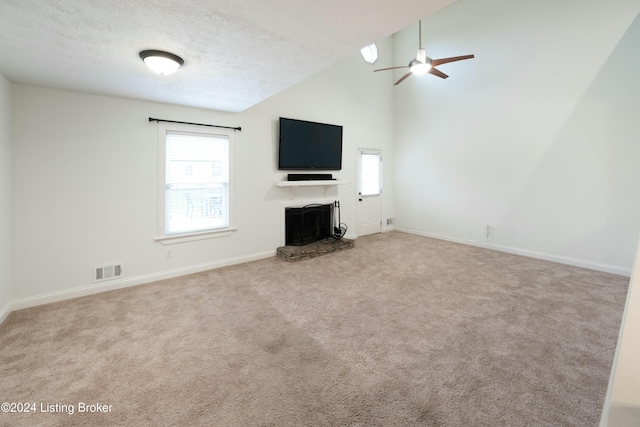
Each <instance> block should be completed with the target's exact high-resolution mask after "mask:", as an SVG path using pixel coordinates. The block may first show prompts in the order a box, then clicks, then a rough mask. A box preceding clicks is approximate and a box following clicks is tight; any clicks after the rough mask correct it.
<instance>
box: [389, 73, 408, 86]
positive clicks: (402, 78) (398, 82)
mask: <svg viewBox="0 0 640 427" xmlns="http://www.w3.org/2000/svg"><path fill="white" fill-rule="evenodd" d="M411 74H413V73H411V72H408V73H407V74H405V75H404V76H402V77H400V79H398V81H397V82H395V83H394V84H393V85H394V86H397V85H399V84H400V83H402V82H403V81H404V79H406V78H407V77H409V76H410V75H411Z"/></svg>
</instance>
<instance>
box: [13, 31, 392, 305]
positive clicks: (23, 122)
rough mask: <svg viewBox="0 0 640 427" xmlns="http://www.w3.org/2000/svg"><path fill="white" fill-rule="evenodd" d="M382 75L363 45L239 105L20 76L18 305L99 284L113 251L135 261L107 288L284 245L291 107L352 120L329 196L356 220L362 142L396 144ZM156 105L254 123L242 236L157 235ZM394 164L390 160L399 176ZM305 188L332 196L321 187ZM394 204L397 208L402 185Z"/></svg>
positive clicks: (186, 116) (240, 178)
mask: <svg viewBox="0 0 640 427" xmlns="http://www.w3.org/2000/svg"><path fill="white" fill-rule="evenodd" d="M385 43H386V46H383V47H382V49H383V50H385V49H386V51H387V55H386V56H387V57H390V51H391V48H392V46H391V42H390V41H387V42H385ZM389 60H390V59H389ZM375 77H376V76H374V74H373V73H372V68H371V67H370V66H368V65H366V64H364V62H363V61H362V60H361V59H360V57H359V56H358V55H357V54H356V55H354V56H353V57H351V58H348V59H345V60H344V61H342V62H340V63H339V64H336V65H335V66H333V67H331V68H329V69H327V70H326V71H324V72H322V73H320V74H319V75H317V76H315V77H313V78H311V79H309V80H306V81H304V82H302V83H300V84H298V85H297V86H295V87H292V88H290V89H289V90H287V91H285V92H283V93H281V94H278V95H276V96H274V97H272V98H270V99H268V100H266V101H264V102H263V103H262V104H259V105H257V106H255V107H254V108H252V109H250V110H247V111H245V112H243V113H239V114H226V113H221V112H216V111H208V110H201V109H194V108H185V107H179V106H172V105H166V104H159V103H150V102H143V101H134V100H125V99H118V98H110V97H104V96H96V95H87V94H81V93H74V92H67V91H60V90H54V89H47V88H40V87H33V86H28V85H21V84H15V85H14V91H13V94H14V96H13V98H12V109H13V127H14V137H13V157H12V160H13V165H12V166H13V184H12V185H13V190H14V197H13V201H12V207H13V214H14V217H13V222H12V225H13V231H14V237H15V238H14V240H13V242H14V244H13V259H14V269H13V278H14V286H13V298H14V308H21V307H26V306H30V305H36V304H39V303H44V302H49V301H54V300H58V299H63V298H67V297H70V296H78V295H82V294H86V293H91V292H94V291H96V290H97V289H95V288H90V286H91V285H92V283H91V279H92V268H93V266H96V265H101V264H105V263H111V262H123V266H124V273H125V274H124V276H123V278H122V279H120V280H116V281H115V282H111V283H105V284H104V285H103V287H102V288H100V289H102V290H104V289H105V288H107V289H111V288H115V287H118V286H127V285H130V284H135V283H140V282H144V281H151V280H154V279H158V278H161V277H168V276H171V275H177V274H183V273H186V272H189V271H196V270H199V269H204V268H211V267H215V266H217V265H221V264H225V263H229V262H236V261H244V260H248V259H254V258H259V257H263V256H273V255H275V249H276V248H277V247H278V246H279V245H280V238H281V230H280V210H281V206H282V203H283V202H288V200H289V196H288V193H287V192H286V191H284V190H283V189H280V188H276V187H275V186H274V183H275V181H276V180H280V179H282V177H283V176H285V173H284V172H278V171H277V166H276V157H275V156H276V152H277V119H278V117H279V116H288V117H293V118H300V119H308V120H315V121H324V122H329V123H335V124H341V125H343V126H344V133H345V135H344V158H343V171H341V172H339V173H337V174H336V176H338V177H339V178H341V179H346V180H348V181H349V184H348V185H345V186H343V187H341V188H340V189H336V188H333V189H331V190H329V192H328V194H327V197H329V198H332V199H335V198H339V199H340V200H341V203H342V221H343V222H346V223H347V224H348V225H349V226H350V227H351V226H352V227H353V228H352V230H355V187H354V181H355V173H356V172H355V171H356V162H355V152H356V147H357V146H358V145H365V146H371V147H373V148H382V149H383V150H385V152H390V151H391V147H392V135H393V129H392V114H391V108H392V92H391V89H390V87H389V85H388V84H387V83H388V79H387V78H384V77H383V78H375ZM150 116H151V117H160V118H165V119H171V120H182V121H189V122H201V123H214V124H222V125H228V126H242V132H237V133H236V140H235V141H236V150H235V178H236V186H235V191H236V192H235V196H236V198H235V208H236V225H237V227H238V230H237V231H236V232H235V233H234V234H233V235H232V236H229V237H224V238H217V239H210V240H201V241H197V242H190V243H182V244H178V245H175V246H173V248H172V249H173V251H172V252H173V257H172V258H165V248H164V247H163V246H162V245H161V244H159V243H156V242H155V241H154V237H155V236H156V230H157V213H158V203H157V198H158V195H157V187H158V185H157V176H158V150H157V147H158V141H157V135H158V131H157V124H155V123H149V122H148V117H150ZM391 169H392V168H391ZM392 176H393V171H392V170H390V171H388V174H387V177H388V178H389V179H388V181H386V183H387V184H388V187H389V188H392V187H393V181H392V179H391V177H392ZM296 194H297V197H298V198H300V200H302V201H304V200H313V199H317V198H319V197H322V198H324V193H323V192H322V191H321V190H320V189H307V190H305V191H302V190H299V192H298V193H296ZM384 211H385V212H384V214H385V215H387V216H392V215H393V206H392V199H391V197H389V198H388V200H385V203H384Z"/></svg>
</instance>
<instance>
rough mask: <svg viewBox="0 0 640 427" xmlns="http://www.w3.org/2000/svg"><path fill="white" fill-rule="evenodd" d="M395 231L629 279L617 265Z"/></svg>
mask: <svg viewBox="0 0 640 427" xmlns="http://www.w3.org/2000/svg"><path fill="white" fill-rule="evenodd" d="M395 230H397V231H401V232H403V233H409V234H415V235H418V236H424V237H431V238H434V239H439V240H446V241H449V242H454V243H462V244H463V245H470V246H477V247H480V248H485V249H491V250H494V251H500V252H507V253H510V254H514V255H522V256H526V257H529V258H536V259H542V260H545V261H552V262H557V263H560V264H567V265H573V266H575V267H582V268H588V269H590V270H597V271H603V272H605V273H611V274H618V275H621V276H627V277H631V269H630V268H626V267H620V266H617V265H610V264H602V263H598V262H593V261H587V260H583V259H578V258H571V257H564V256H559V255H552V254H547V253H544V252H537V251H531V250H528V249H520V248H514V247H511V246H504V245H497V244H494V243H486V242H476V241H472V240H465V239H460V238H457V237H451V236H443V235H440V234H433V233H426V232H423V231H419V230H413V229H410V228H401V227H395Z"/></svg>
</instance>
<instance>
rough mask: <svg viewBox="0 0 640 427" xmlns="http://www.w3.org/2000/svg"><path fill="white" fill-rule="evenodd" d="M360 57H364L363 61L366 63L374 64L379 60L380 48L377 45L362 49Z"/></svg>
mask: <svg viewBox="0 0 640 427" xmlns="http://www.w3.org/2000/svg"><path fill="white" fill-rule="evenodd" d="M360 55H362V59H364V62H366V63H368V64H373V63H375V62H376V61H377V60H378V47H377V46H376V44H375V43H374V44H370V45H369V46H366V47H363V48H362V49H360Z"/></svg>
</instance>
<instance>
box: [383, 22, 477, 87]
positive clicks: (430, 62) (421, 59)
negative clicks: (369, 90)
mask: <svg viewBox="0 0 640 427" xmlns="http://www.w3.org/2000/svg"><path fill="white" fill-rule="evenodd" d="M471 58H474V56H473V55H463V56H452V57H450V58H441V59H431V58H429V57H428V56H427V54H426V52H425V50H424V49H423V48H422V21H418V54H417V55H416V59H412V60H411V62H409V65H402V66H399V67H390V68H380V69H379V70H373V71H374V72H376V71H387V70H397V69H400V68H408V69H409V72H408V73H407V74H405V75H404V76H402V77H400V79H398V81H397V82H395V83H394V86H395V85H399V84H400V83H402V82H403V81H404V80H405V79H406V78H407V77H409V76H410V75H411V74H426V73H429V74H433V75H434V76H438V77H440V78H443V79H446V78H447V77H449V76H447V75H446V74H445V73H443V72H442V71H440V70H437V69H436V68H435V67H436V66H438V65H442V64H446V63H448V62H454V61H462V60H463V59H471Z"/></svg>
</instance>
